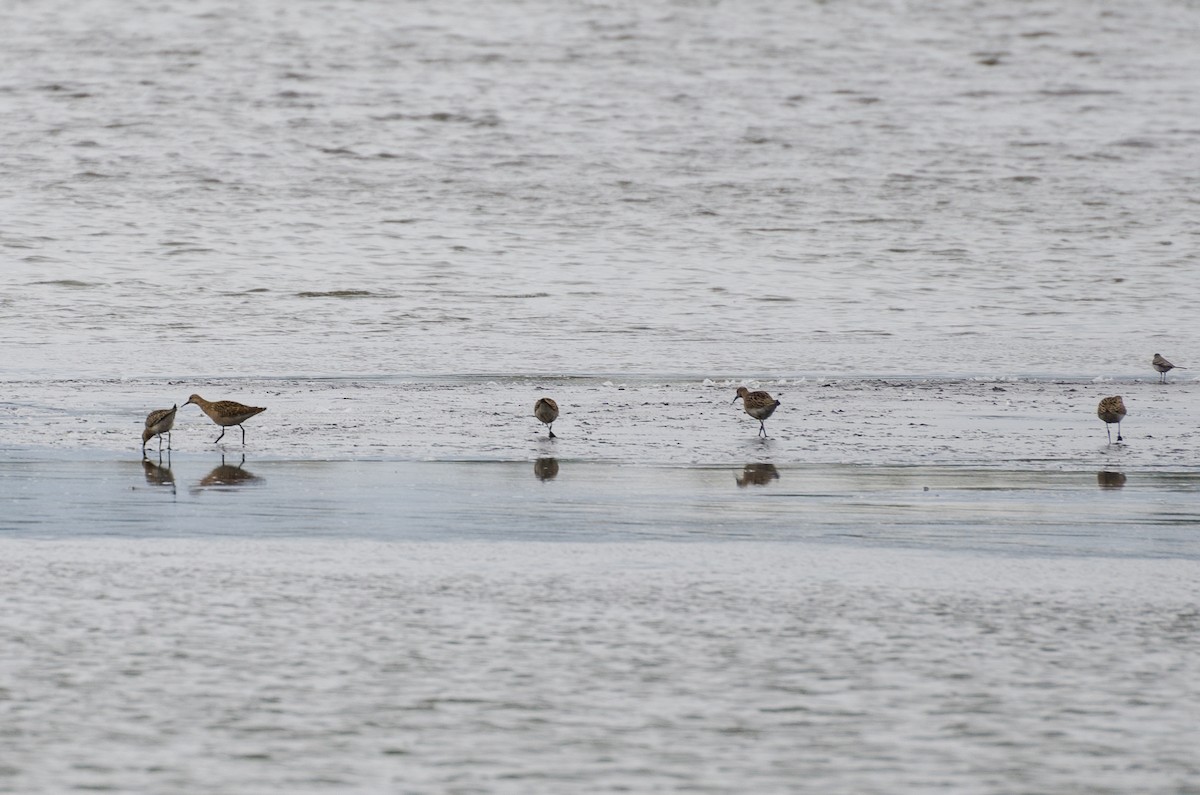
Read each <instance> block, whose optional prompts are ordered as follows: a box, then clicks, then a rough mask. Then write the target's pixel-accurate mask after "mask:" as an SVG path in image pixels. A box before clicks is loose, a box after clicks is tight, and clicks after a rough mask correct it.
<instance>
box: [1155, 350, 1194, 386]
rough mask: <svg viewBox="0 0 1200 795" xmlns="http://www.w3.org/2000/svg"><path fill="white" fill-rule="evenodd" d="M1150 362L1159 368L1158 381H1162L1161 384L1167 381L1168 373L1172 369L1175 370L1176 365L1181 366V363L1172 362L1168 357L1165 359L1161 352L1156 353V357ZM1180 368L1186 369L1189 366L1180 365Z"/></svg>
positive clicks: (1156, 368)
mask: <svg viewBox="0 0 1200 795" xmlns="http://www.w3.org/2000/svg"><path fill="white" fill-rule="evenodd" d="M1150 364H1152V365H1154V369H1155V370H1158V372H1159V378H1158V383H1160V384H1165V383H1167V373H1168V372H1169V371H1171V370H1174V369H1175V368H1176V367H1179V365H1177V364H1171V363H1170V362H1168V361H1167V360H1166V359H1164V358H1163V357H1162V354H1161V353H1156V354H1154V358H1153V359H1151V360H1150ZM1179 369H1180V370H1186V369H1187V368H1186V367H1179Z"/></svg>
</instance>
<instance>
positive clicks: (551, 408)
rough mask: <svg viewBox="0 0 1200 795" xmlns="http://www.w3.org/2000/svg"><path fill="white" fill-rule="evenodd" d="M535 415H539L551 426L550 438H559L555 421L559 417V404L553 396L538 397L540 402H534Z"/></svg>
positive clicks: (539, 417)
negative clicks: (555, 431)
mask: <svg viewBox="0 0 1200 795" xmlns="http://www.w3.org/2000/svg"><path fill="white" fill-rule="evenodd" d="M533 416H535V417H537V418H538V419H539V420H541V421H542V422H544V423H546V425H547V426H548V427H549V428H550V438H551V439H557V438H558V437H557V436H555V435H554V421H555V420H556V419H558V404H557V403H555V402H554V400H553V399H552V398H545V397H544V398H538V402H537V403H534V404H533Z"/></svg>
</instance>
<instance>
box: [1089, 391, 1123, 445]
mask: <svg viewBox="0 0 1200 795" xmlns="http://www.w3.org/2000/svg"><path fill="white" fill-rule="evenodd" d="M1096 416H1097V417H1099V418H1100V419H1102V420H1104V432H1105V433H1107V434H1108V441H1109V444H1111V443H1112V431H1111V430H1109V427H1108V426H1109V425H1111V424H1112V423H1114V422H1115V423H1116V424H1117V441H1118V442H1120V441H1122V439H1121V420H1123V419H1125V401H1124V400H1121V396H1120V395H1113V396H1112V397H1106V398H1104V399H1103V400H1101V401H1100V405H1099V406H1097V407H1096Z"/></svg>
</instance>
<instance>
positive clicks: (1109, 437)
mask: <svg viewBox="0 0 1200 795" xmlns="http://www.w3.org/2000/svg"><path fill="white" fill-rule="evenodd" d="M1111 427H1112V426H1111V425H1109V424H1108V423H1107V422H1106V423H1104V432H1105V433H1107V434H1108V443H1109V444H1112V431H1111V430H1110V428H1111Z"/></svg>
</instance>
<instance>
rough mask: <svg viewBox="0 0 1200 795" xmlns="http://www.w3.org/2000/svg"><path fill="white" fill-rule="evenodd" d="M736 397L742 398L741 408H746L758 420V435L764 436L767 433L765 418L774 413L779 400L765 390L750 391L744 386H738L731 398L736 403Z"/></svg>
mask: <svg viewBox="0 0 1200 795" xmlns="http://www.w3.org/2000/svg"><path fill="white" fill-rule="evenodd" d="M738 398H741V399H742V408H744V409H746V413H747V414H749V415H750V416H751V417H753V418H754V419H756V420H758V435H759V436H762V437H764V438H765V437H766V435H767V426H766V423H765V420H766V419H767V417H770V416H771V415H772V414H774V413H775V409H776V407H778V406H779V401H778V400H776V399H775V398H773V397H771V396H770V395H768V394H767V393H766V392H751V391H750V390H749V389H746V387H744V386H739V387H738V390H737V397H735V398H734V399H733V402H734V403H737V399H738Z"/></svg>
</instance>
